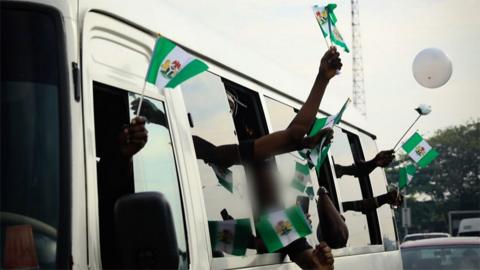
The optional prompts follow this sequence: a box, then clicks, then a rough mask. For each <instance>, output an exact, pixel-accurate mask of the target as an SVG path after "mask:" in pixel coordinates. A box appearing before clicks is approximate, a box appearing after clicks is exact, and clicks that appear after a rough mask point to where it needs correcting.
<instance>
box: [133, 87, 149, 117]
mask: <svg viewBox="0 0 480 270" xmlns="http://www.w3.org/2000/svg"><path fill="white" fill-rule="evenodd" d="M146 86H147V81H146V80H145V81H143V87H142V94H141V95H140V101H139V102H138V107H137V115H135V117H138V116H139V115H140V110H141V109H142V103H143V96H144V94H145V87H146Z"/></svg>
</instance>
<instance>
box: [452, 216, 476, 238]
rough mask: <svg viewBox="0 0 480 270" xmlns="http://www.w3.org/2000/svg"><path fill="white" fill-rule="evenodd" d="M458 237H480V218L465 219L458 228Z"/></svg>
mask: <svg viewBox="0 0 480 270" xmlns="http://www.w3.org/2000/svg"><path fill="white" fill-rule="evenodd" d="M457 235H458V236H480V218H464V219H462V220H461V221H460V225H459V226H458V234H457Z"/></svg>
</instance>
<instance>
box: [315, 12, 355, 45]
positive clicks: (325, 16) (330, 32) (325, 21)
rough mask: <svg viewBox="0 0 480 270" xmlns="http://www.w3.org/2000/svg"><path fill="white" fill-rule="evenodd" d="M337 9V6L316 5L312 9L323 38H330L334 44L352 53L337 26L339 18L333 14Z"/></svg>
mask: <svg viewBox="0 0 480 270" xmlns="http://www.w3.org/2000/svg"><path fill="white" fill-rule="evenodd" d="M336 7H337V5H336V4H328V5H326V6H319V5H314V6H313V7H312V9H313V13H314V14H315V18H316V19H317V22H318V25H319V26H320V30H322V34H323V37H325V38H326V37H330V41H331V42H332V43H333V44H336V45H337V46H340V47H342V48H343V49H344V50H345V52H350V50H349V49H348V46H347V44H346V43H345V40H344V39H343V37H342V35H341V34H340V31H339V30H338V27H337V26H336V23H337V16H335V13H334V12H333V10H334V9H335V8H336Z"/></svg>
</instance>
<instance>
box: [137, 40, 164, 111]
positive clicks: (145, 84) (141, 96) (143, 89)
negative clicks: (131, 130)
mask: <svg viewBox="0 0 480 270" xmlns="http://www.w3.org/2000/svg"><path fill="white" fill-rule="evenodd" d="M156 36H157V37H156V40H155V46H154V47H156V45H157V42H158V38H159V37H161V36H162V35H161V34H160V33H157V35H156ZM154 53H155V48H154V51H153V52H152V57H153V54H154ZM148 69H150V65H149V67H148ZM147 73H148V72H147ZM145 87H147V78H145V80H144V81H143V87H142V93H141V95H140V101H139V102H138V108H137V114H136V115H135V117H138V116H140V110H141V109H142V103H143V97H144V95H145Z"/></svg>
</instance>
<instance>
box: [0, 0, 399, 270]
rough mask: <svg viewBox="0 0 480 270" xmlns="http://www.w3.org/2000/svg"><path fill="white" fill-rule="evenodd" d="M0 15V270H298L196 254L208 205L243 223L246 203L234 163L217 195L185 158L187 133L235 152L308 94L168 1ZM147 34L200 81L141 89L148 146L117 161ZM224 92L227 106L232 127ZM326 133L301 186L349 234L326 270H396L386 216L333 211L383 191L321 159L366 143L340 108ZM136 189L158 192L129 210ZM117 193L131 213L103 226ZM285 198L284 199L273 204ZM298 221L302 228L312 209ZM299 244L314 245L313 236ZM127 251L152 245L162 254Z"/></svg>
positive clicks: (281, 162)
mask: <svg viewBox="0 0 480 270" xmlns="http://www.w3.org/2000/svg"><path fill="white" fill-rule="evenodd" d="M219 12H220V11H219ZM0 18H1V27H2V28H1V55H2V57H1V76H2V77H1V90H0V97H1V106H0V109H1V116H0V117H1V166H0V171H1V204H0V207H1V209H0V214H1V216H0V218H1V235H2V238H1V239H0V242H1V243H0V249H2V250H1V252H0V258H1V260H0V262H1V264H2V265H1V268H9V269H15V268H17V269H19V268H29V267H32V268H33V267H39V268H40V269H44V268H46V269H50V268H63V269H64V268H74V269H102V265H104V266H108V265H109V263H108V262H111V261H112V260H113V261H118V262H120V261H122V260H123V259H124V258H123V257H121V256H115V254H116V253H115V251H116V250H122V252H124V253H122V254H127V255H132V254H129V253H128V250H127V249H129V248H131V250H130V252H131V253H133V255H132V256H133V257H134V258H136V259H138V260H142V261H145V260H146V261H148V260H157V261H155V263H156V265H158V266H163V267H164V268H165V267H168V266H169V265H170V264H169V263H171V262H174V263H178V265H179V268H180V269H232V268H245V269H298V266H297V265H296V264H294V263H292V262H291V261H290V260H289V259H288V257H287V258H284V257H282V256H281V255H280V254H278V253H271V254H269V253H265V254H258V253H257V252H256V250H254V249H249V250H248V251H247V254H246V255H245V256H231V255H228V254H220V255H219V254H216V255H215V256H214V255H212V254H213V252H212V248H211V245H210V237H209V229H208V221H209V220H221V219H222V216H221V211H222V210H223V209H227V210H228V213H229V214H230V215H231V216H233V217H234V218H250V220H252V216H253V215H252V207H251V205H252V201H253V200H254V199H255V198H254V196H252V194H250V193H249V190H248V187H247V181H246V176H245V171H244V168H243V166H233V167H232V168H231V170H232V171H233V176H234V183H235V184H234V188H233V189H234V192H233V193H230V192H228V191H227V190H226V189H224V188H223V187H221V186H220V185H218V182H217V180H216V178H215V175H214V174H213V172H212V170H211V169H210V168H209V167H208V165H206V164H205V163H204V162H203V161H199V160H197V158H196V154H195V149H194V145H193V141H192V135H196V136H201V137H202V138H204V139H206V140H208V141H209V142H211V143H213V144H214V145H223V144H237V143H238V142H239V140H242V139H243V137H244V136H246V135H245V134H246V132H247V133H248V132H250V133H252V134H254V135H256V136H261V135H262V134H267V133H269V132H273V131H276V130H279V129H283V128H285V127H286V126H287V124H288V123H289V122H290V120H291V119H292V118H293V117H294V115H295V111H296V110H298V109H299V108H300V107H301V105H302V100H304V98H305V97H303V96H299V95H298V94H297V93H298V91H299V89H301V90H309V89H310V87H311V83H312V82H306V81H301V80H298V79H297V78H295V77H293V76H292V75H291V74H290V73H287V72H285V71H283V70H281V69H279V68H278V67H277V66H275V65H273V64H271V63H269V62H267V61H264V60H262V59H261V57H258V56H257V55H256V54H254V53H252V52H250V51H246V50H244V49H242V48H241V47H239V46H236V44H232V43H229V42H228V41H227V40H224V39H222V37H220V36H218V35H215V33H212V32H211V31H209V29H205V28H204V27H202V25H200V24H197V23H196V22H195V21H193V20H191V19H189V18H188V17H184V16H183V15H182V13H181V11H180V10H176V9H175V8H173V7H172V5H170V4H169V2H168V1H158V0H144V1H120V0H117V1H106V0H105V1H103V0H77V1H75V0H72V1H56V0H44V1H33V0H32V1H3V0H2V2H1V16H0ZM226 23H227V22H226ZM157 33H162V34H163V35H165V36H167V37H169V38H170V39H172V40H174V41H175V42H177V43H178V44H180V45H182V46H183V47H184V48H186V49H187V50H189V51H190V52H191V53H192V54H194V55H195V56H197V57H198V58H200V59H202V60H203V61H205V62H206V63H207V64H208V65H209V71H208V72H205V73H203V74H201V75H199V76H197V77H195V78H192V79H191V80H189V81H187V82H185V83H184V84H182V85H181V86H179V87H177V88H176V89H174V90H171V91H165V92H164V93H162V94H160V93H159V92H158V91H157V89H156V88H155V87H153V86H150V85H148V86H147V88H146V91H145V104H149V108H150V109H151V110H153V111H154V112H155V113H157V114H158V115H162V116H163V117H162V119H163V120H162V123H161V124H159V122H155V121H153V120H152V121H151V122H149V123H147V125H146V128H147V130H148V131H149V138H148V143H147V144H146V145H145V147H144V148H143V149H142V150H141V151H140V152H138V153H137V154H136V155H134V156H133V160H130V159H121V158H118V156H117V155H116V152H115V151H117V150H116V148H115V147H116V144H115V143H116V142H117V141H116V138H117V136H118V134H119V133H121V131H122V126H123V125H124V124H128V123H129V122H130V119H132V117H133V111H132V110H131V107H130V104H131V102H132V101H133V100H135V99H136V98H138V97H139V94H140V93H141V89H142V87H143V84H144V76H145V74H146V71H147V67H148V63H149V61H150V57H151V53H152V48H153V45H154V42H155V38H156V36H157ZM226 91H229V92H232V93H235V95H236V98H237V99H238V100H240V101H241V103H242V104H243V105H242V106H241V108H239V112H238V117H236V118H235V121H234V119H233V118H232V114H231V113H230V108H229V104H228V100H227V95H226ZM343 101H344V100H336V99H325V100H324V101H323V102H322V105H321V107H322V109H323V110H322V111H319V113H318V116H319V117H322V116H326V115H330V114H332V113H335V112H336V111H337V110H338V109H339V108H340V107H341V105H342V103H343ZM144 106H145V105H144ZM334 131H335V135H334V136H335V139H334V144H333V146H332V148H331V150H330V153H329V157H328V160H327V162H326V163H325V165H324V166H323V167H322V169H321V171H320V175H319V176H317V175H316V174H315V172H314V171H312V172H311V175H312V177H314V179H315V181H313V185H314V188H315V189H318V188H319V186H320V185H321V186H325V187H326V188H327V189H328V190H329V192H330V194H331V198H332V200H333V201H334V204H335V205H336V207H337V208H338V209H339V211H341V212H342V214H343V215H344V216H345V218H346V222H347V225H348V228H349V232H350V238H349V240H348V243H347V247H345V248H341V249H338V250H335V251H334V255H335V269H349V270H351V269H390V270H393V269H401V268H402V263H401V257H400V252H399V247H398V237H397V234H396V228H395V218H394V215H393V211H392V209H391V208H390V207H389V206H388V205H384V206H382V207H380V208H378V209H377V210H376V211H374V212H371V213H369V214H367V215H364V214H362V213H357V212H343V209H342V202H343V201H352V200H360V199H363V198H368V197H372V196H378V195H381V194H384V193H385V192H386V191H387V183H386V178H385V174H384V172H383V170H381V169H376V170H375V171H373V172H372V173H371V174H370V175H369V177H362V178H361V179H356V178H355V177H350V176H344V177H342V179H337V178H336V177H335V174H334V173H333V164H334V162H335V163H336V164H343V165H350V164H353V163H354V162H355V160H358V159H361V158H362V159H363V158H365V159H371V158H372V157H374V156H375V154H376V153H377V152H378V150H377V147H376V142H375V136H374V135H373V134H372V133H370V132H369V131H368V128H366V125H365V123H364V121H363V118H362V117H360V115H359V114H358V113H357V112H356V111H355V110H354V109H353V107H352V108H350V109H349V110H348V111H347V113H346V114H345V115H344V117H343V121H342V123H341V124H340V125H339V126H338V127H336V128H335V130H334ZM255 132H256V133H255ZM252 134H250V135H252ZM297 158H298V157H297V156H295V154H285V155H279V156H276V157H275V160H274V162H275V163H276V167H277V168H278V170H279V173H280V174H279V175H280V178H282V179H283V180H285V181H289V180H290V179H291V177H292V175H293V173H294V169H295V168H294V164H295V161H296V160H297ZM107 168H108V169H107ZM151 191H155V192H160V193H161V194H163V195H162V196H161V197H160V198H158V197H156V199H155V198H154V200H153V203H150V204H149V203H147V204H143V206H141V207H140V206H139V205H142V203H145V202H150V201H149V200H150V199H151V198H149V197H148V196H149V194H151V193H148V192H151ZM129 193H130V194H139V197H137V198H136V200H132V201H133V202H134V203H137V204H133V203H130V202H131V201H129V197H128V196H127V199H126V200H124V201H122V202H123V203H124V204H123V206H125V208H124V209H127V210H125V212H122V213H123V214H124V215H123V216H122V215H120V216H118V215H117V216H115V220H114V219H113V216H114V209H113V205H114V203H115V202H116V200H118V199H119V198H120V197H121V196H122V195H125V194H129ZM142 195H145V197H142ZM298 195H299V193H297V192H296V191H295V190H294V189H290V190H289V191H288V192H286V194H285V196H286V199H287V200H288V201H287V202H286V204H292V205H293V204H294V203H295V198H296V197H297V196H298ZM142 198H143V199H144V200H143V201H142ZM157 206H158V207H157ZM129 207H130V208H129ZM150 207H151V208H152V209H153V210H152V209H150ZM132 209H133V210H132ZM117 210H118V209H117ZM122 211H123V210H122ZM148 211H150V212H148ZM152 211H153V212H155V211H156V212H155V213H159V214H158V215H156V214H154V215H152V214H151V213H152ZM309 213H310V215H311V216H312V222H313V228H316V227H317V226H318V222H319V220H318V213H317V211H316V207H315V204H314V202H313V201H312V202H311V203H310V207H309ZM114 223H115V224H114ZM127 225H128V226H127ZM129 226H130V227H129ZM152 228H153V229H152ZM155 228H157V230H155ZM152 230H153V231H152ZM307 240H308V242H309V243H310V244H311V245H315V244H316V243H318V239H316V235H315V233H313V234H311V235H309V236H308V237H307ZM129 241H140V242H142V241H143V243H147V242H149V241H156V242H155V243H158V246H159V247H160V250H162V252H161V253H160V254H156V253H155V254H154V253H152V252H153V251H152V250H153V249H154V248H155V247H151V248H152V249H150V248H145V249H135V247H134V246H130V245H128V244H125V243H129ZM126 250H127V251H126ZM125 252H127V253H125Z"/></svg>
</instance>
